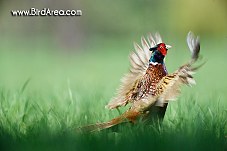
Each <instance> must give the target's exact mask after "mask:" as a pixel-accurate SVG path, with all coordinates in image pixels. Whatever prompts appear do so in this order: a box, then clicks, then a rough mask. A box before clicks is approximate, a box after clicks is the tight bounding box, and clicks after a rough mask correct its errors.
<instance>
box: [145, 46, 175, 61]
mask: <svg viewBox="0 0 227 151" xmlns="http://www.w3.org/2000/svg"><path fill="white" fill-rule="evenodd" d="M169 48H171V46H170V45H166V44H165V43H159V44H157V45H156V46H154V47H152V48H150V49H149V50H150V51H152V52H153V53H152V55H151V58H150V60H149V61H150V63H153V64H156V63H161V64H163V63H164V61H163V60H164V58H165V56H166V54H167V50H168V49H169Z"/></svg>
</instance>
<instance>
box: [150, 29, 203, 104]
mask: <svg viewBox="0 0 227 151" xmlns="http://www.w3.org/2000/svg"><path fill="white" fill-rule="evenodd" d="M187 44H188V47H189V50H190V52H191V60H190V61H189V62H188V63H187V64H185V65H183V66H181V67H180V68H179V69H178V70H177V71H176V72H174V73H173V74H170V75H167V76H165V77H163V79H162V80H161V81H160V83H159V84H158V86H157V93H160V95H159V98H158V100H157V102H156V104H155V105H156V106H164V104H165V103H167V102H168V101H169V100H175V99H176V97H177V96H178V95H179V93H180V87H181V86H182V85H188V86H192V85H193V84H196V83H195V80H194V79H193V74H194V73H195V71H196V70H197V69H198V68H199V67H200V66H197V67H193V64H194V63H195V62H196V61H197V60H198V58H199V52H200V42H199V37H195V36H194V34H193V33H192V32H189V33H188V36H187Z"/></svg>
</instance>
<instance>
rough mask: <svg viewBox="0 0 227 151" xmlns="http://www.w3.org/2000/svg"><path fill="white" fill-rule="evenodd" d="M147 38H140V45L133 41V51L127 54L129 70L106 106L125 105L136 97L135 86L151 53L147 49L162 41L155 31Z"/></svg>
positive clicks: (142, 74)
mask: <svg viewBox="0 0 227 151" xmlns="http://www.w3.org/2000/svg"><path fill="white" fill-rule="evenodd" d="M147 40H148V41H147ZM147 40H146V39H145V38H144V37H142V38H141V44H142V47H140V46H139V45H138V44H137V43H134V47H135V51H133V52H131V54H130V55H129V59H130V63H131V68H130V72H129V73H128V74H126V75H125V76H124V77H123V78H122V79H121V85H120V88H119V89H118V90H117V94H116V97H114V98H113V99H112V100H111V101H110V102H109V103H108V104H107V105H106V108H109V109H114V108H117V107H120V106H125V105H127V104H128V103H129V102H131V101H132V100H133V97H136V96H135V95H136V94H137V93H136V92H138V90H137V86H138V84H139V83H140V81H141V79H142V77H143V76H144V74H145V73H146V70H147V68H148V66H149V59H150V57H151V53H152V52H151V51H149V48H151V47H154V46H155V45H156V44H158V43H161V42H162V39H161V36H160V34H159V33H156V34H155V36H154V37H153V36H152V35H151V34H149V35H148V37H147Z"/></svg>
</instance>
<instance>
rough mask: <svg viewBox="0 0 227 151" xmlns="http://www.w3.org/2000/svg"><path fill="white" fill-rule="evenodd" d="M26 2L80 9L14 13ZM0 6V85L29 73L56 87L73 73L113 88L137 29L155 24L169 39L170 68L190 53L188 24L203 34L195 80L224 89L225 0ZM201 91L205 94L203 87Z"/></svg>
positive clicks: (81, 82) (36, 82)
mask: <svg viewBox="0 0 227 151" xmlns="http://www.w3.org/2000/svg"><path fill="white" fill-rule="evenodd" d="M31 7H34V8H38V9H43V8H50V9H65V10H66V9H80V10H82V12H83V15H82V16H79V17H53V16H49V17H48V16H46V17H13V16H11V10H23V9H25V10H27V9H30V8H31ZM0 8H1V9H0V33H1V34H0V41H1V45H0V69H1V74H0V83H1V84H0V85H1V86H2V87H7V88H18V87H20V86H21V85H22V83H23V82H24V81H26V79H28V78H31V79H32V80H31V82H30V84H29V86H30V88H29V90H31V89H33V88H34V90H39V89H40V90H45V88H46V90H54V88H55V87H56V88H57V87H62V85H64V84H65V83H67V81H70V82H71V83H72V86H75V87H78V89H82V88H83V87H84V88H85V89H86V88H90V90H88V93H90V92H92V89H93V88H94V89H95V88H96V85H100V84H101V85H103V87H104V88H105V90H106V89H108V90H111V91H110V92H112V91H114V89H115V88H116V87H117V85H118V84H119V79H120V77H121V76H122V75H123V74H124V73H125V72H127V71H128V67H129V61H128V58H127V57H128V54H129V52H130V51H131V50H133V45H132V43H133V41H135V42H137V43H140V37H141V36H142V35H144V36H146V34H147V33H148V32H152V33H154V32H156V31H159V32H160V33H161V35H162V37H163V40H164V42H166V43H168V44H170V45H172V46H173V48H172V49H171V51H170V52H169V54H168V57H167V59H166V61H167V68H168V70H169V71H170V72H172V71H174V70H175V69H177V67H178V66H179V65H181V64H182V63H184V62H185V61H186V60H187V59H188V57H189V53H188V52H187V50H186V49H187V45H186V43H185V38H186V35H187V33H188V31H193V32H194V33H195V34H196V35H199V36H200V39H201V54H202V56H203V57H204V58H203V59H205V60H206V61H207V64H206V65H205V66H204V67H203V68H202V69H201V71H200V72H199V74H198V76H199V77H201V81H199V82H198V84H199V88H200V89H203V87H204V86H206V87H207V88H209V89H210V91H211V92H214V93H215V94H216V93H218V94H219V93H220V94H224V93H225V92H226V90H227V85H224V84H223V82H224V81H225V77H226V76H227V72H226V71H225V56H226V52H227V49H226V48H227V28H226V27H227V19H226V18H227V1H225V0H200V1H196V0H190V1H181V0H165V1H164V0H160V1H154V0H153V1H149V0H141V1H136V0H126V1H120V0H116V1H110V0H106V1H102V0H97V1H82V0H77V1H73V0H67V1H64V2H63V1H54V0H48V1H46V0H45V1H44V0H40V1H34V0H33V1H31V0H21V1H17V2H15V1H5V0H2V1H1V2H0ZM110 81H111V82H110ZM66 85H67V84H66ZM199 88H198V89H199ZM198 89H197V90H198ZM201 93H204V94H206V95H210V93H207V90H204V91H203V90H201ZM110 95H111V96H112V94H110Z"/></svg>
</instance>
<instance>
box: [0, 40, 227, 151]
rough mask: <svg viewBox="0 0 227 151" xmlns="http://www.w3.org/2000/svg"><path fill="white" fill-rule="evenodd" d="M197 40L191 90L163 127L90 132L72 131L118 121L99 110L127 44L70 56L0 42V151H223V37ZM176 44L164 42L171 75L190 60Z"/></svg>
mask: <svg viewBox="0 0 227 151" xmlns="http://www.w3.org/2000/svg"><path fill="white" fill-rule="evenodd" d="M200 38H201V56H202V57H201V60H200V62H204V61H205V62H206V63H205V65H204V66H203V67H202V68H200V69H199V70H198V72H197V73H196V75H195V79H196V82H197V85H195V86H193V87H183V88H182V93H181V95H180V96H179V98H178V99H177V100H176V101H172V102H170V103H169V106H168V108H167V112H166V115H165V118H164V121H163V123H162V124H156V125H143V123H142V122H138V124H134V125H133V124H126V125H122V126H119V127H118V129H117V130H114V129H107V130H103V131H100V132H95V133H80V132H78V131H77V128H78V127H80V126H84V125H87V124H92V123H96V122H103V121H107V120H110V119H111V118H114V117H116V116H117V115H118V112H117V111H116V110H112V111H110V110H107V109H105V107H104V106H105V105H106V104H107V103H108V101H109V100H110V99H111V98H112V97H113V96H114V95H115V90H116V89H117V88H118V86H119V84H120V79H121V77H122V76H123V75H124V74H125V73H127V72H128V69H129V60H128V55H129V52H130V51H131V50H133V47H132V46H133V45H132V42H131V39H128V40H126V39H120V40H119V39H118V40H116V39H111V38H109V39H108V38H105V39H104V38H100V39H97V40H96V41H95V42H92V41H91V42H89V45H87V46H85V47H84V48H81V50H78V51H77V52H76V53H75V52H71V51H69V52H67V53H65V52H63V51H61V49H60V48H55V47H54V46H53V45H49V44H48V42H45V41H44V40H43V41H42V40H40V42H32V41H26V42H25V41H23V40H21V41H20V40H14V41H11V42H8V41H2V44H1V46H0V150H2V151H3V150H7V151H10V150H17V151H19V150H21V151H26V150H33V151H35V150H43V151H45V150H59V151H60V150H61V151H62V150H97V151H99V150H108V151H109V150H114V151H115V150H124V151H129V150H130V151H133V150H164V151H166V150H170V151H172V150H180V151H186V150H190V151H194V150H199V151H201V150H211V151H227V81H226V80H227V71H226V57H227V55H226V54H227V44H226V39H224V40H223V39H209V38H207V37H200ZM179 39H180V40H179ZM179 39H178V40H177V39H167V40H168V43H169V44H171V45H172V46H173V47H172V49H170V50H169V51H168V55H167V58H166V66H167V69H168V72H170V73H171V72H174V71H175V70H176V69H177V68H178V67H179V66H180V65H182V64H183V63H186V61H187V60H188V59H189V58H190V53H189V51H188V48H187V45H186V42H185V39H184V37H181V38H179ZM134 40H135V41H139V39H134ZM31 50H32V51H31ZM127 108H128V106H126V107H123V108H122V109H121V111H122V112H123V111H124V110H126V109H127Z"/></svg>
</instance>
